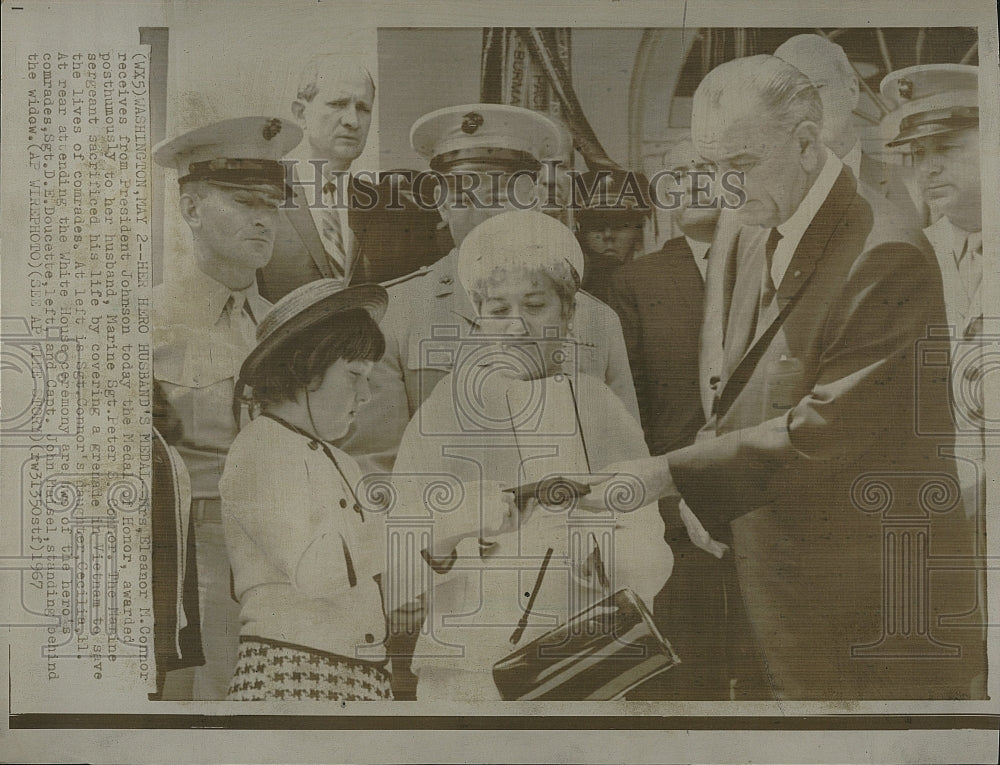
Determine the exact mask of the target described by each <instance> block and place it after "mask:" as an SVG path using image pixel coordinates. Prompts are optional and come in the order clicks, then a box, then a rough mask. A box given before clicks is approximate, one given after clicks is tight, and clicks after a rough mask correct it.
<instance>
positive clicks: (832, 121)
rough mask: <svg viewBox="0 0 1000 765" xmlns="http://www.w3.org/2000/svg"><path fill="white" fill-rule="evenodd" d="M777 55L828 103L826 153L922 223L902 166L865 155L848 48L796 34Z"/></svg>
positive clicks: (858, 92)
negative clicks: (901, 171)
mask: <svg viewBox="0 0 1000 765" xmlns="http://www.w3.org/2000/svg"><path fill="white" fill-rule="evenodd" d="M774 55H775V56H777V57H778V58H780V59H781V60H782V61H786V62H788V63H789V64H791V65H792V66H794V67H795V68H796V69H798V70H799V71H800V72H802V73H803V74H804V75H805V76H806V77H808V78H809V79H810V80H811V81H812V83H813V85H814V86H815V87H816V89H817V90H818V91H819V97H820V100H821V101H822V102H823V133H822V135H821V139H822V141H823V143H824V144H826V146H827V148H828V149H830V151H832V152H833V153H834V154H836V155H837V158H838V159H840V161H841V162H843V163H844V164H845V165H846V166H847V167H848V168H849V169H850V171H851V172H852V173H854V177H855V178H856V179H857V180H858V181H860V182H861V183H863V184H865V185H867V186H868V187H869V188H870V189H872V190H874V191H875V192H877V193H878V194H879V195H880V196H882V197H884V198H885V199H887V200H888V201H890V202H891V203H892V204H893V205H895V206H896V207H897V208H899V211H900V213H901V214H904V215H906V216H908V217H909V222H916V223H921V224H923V215H922V213H920V212H919V210H918V206H917V204H918V203H917V202H915V201H914V200H915V198H914V196H913V195H911V194H910V192H909V191H908V190H907V188H906V184H905V183H904V182H903V179H902V177H901V176H900V170H901V167H900V166H898V165H892V164H888V163H884V162H882V161H881V160H880V159H878V158H876V157H872V156H871V155H869V154H866V153H865V152H864V151H862V148H861V136H860V132H859V130H858V126H857V124H856V123H855V120H854V110H855V109H857V107H858V99H859V98H860V95H861V90H860V86H859V83H858V75H857V72H855V71H854V67H853V66H851V62H850V60H849V59H848V58H847V54H846V53H844V49H843V48H841V47H840V46H839V45H837V43H835V42H833V41H831V40H828V39H827V38H825V37H822V36H820V35H813V34H805V35H796V36H795V37H792V38H790V39H788V40H786V41H785V42H784V43H782V44H781V45H779V46H778V49H777V50H776V51H775V52H774Z"/></svg>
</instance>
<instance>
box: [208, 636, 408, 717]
mask: <svg viewBox="0 0 1000 765" xmlns="http://www.w3.org/2000/svg"><path fill="white" fill-rule="evenodd" d="M227 698H228V699H229V700H230V701H272V700H284V701H290V700H291V701H299V700H301V701H389V700H391V699H392V690H391V689H390V686H389V673H388V672H387V671H386V670H385V667H384V665H383V664H376V663H373V662H367V661H359V660H357V659H349V658H347V657H346V656H339V655H338V654H335V653H326V652H325V651H318V650H316V649H313V648H307V647H306V646H301V645H294V644H292V643H282V642H279V641H277V640H268V639H267V638H259V637H254V636H248V635H242V636H240V652H239V659H238V660H237V662H236V671H235V672H234V673H233V680H232V682H231V683H230V684H229V696H228V697H227Z"/></svg>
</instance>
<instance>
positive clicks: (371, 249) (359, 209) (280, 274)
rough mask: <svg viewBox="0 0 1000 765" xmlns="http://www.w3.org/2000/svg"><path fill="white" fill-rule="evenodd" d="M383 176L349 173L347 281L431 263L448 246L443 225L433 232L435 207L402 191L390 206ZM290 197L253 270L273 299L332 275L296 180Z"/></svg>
mask: <svg viewBox="0 0 1000 765" xmlns="http://www.w3.org/2000/svg"><path fill="white" fill-rule="evenodd" d="M385 178H386V181H385V182H384V183H382V182H380V183H379V184H378V185H373V184H371V183H370V182H368V181H366V180H361V179H359V178H357V177H353V176H352V178H351V191H350V194H349V195H348V203H349V205H350V207H349V208H348V211H347V220H348V225H349V226H350V228H351V231H352V232H353V233H354V239H355V250H354V255H353V258H352V260H351V266H350V273H349V274H348V275H347V277H348V283H349V284H362V283H365V282H383V281H388V280H389V279H395V278H397V277H399V276H403V275H405V274H408V273H411V272H413V271H415V270H416V269H418V268H420V267H421V266H425V265H430V264H431V263H434V262H435V261H437V260H438V259H440V258H441V257H443V256H444V255H447V254H448V251H449V250H450V249H451V247H452V244H451V238H450V236H447V231H446V230H445V232H444V234H445V235H444V236H441V235H440V234H439V232H438V226H437V224H438V223H439V222H440V220H441V217H440V215H438V213H437V211H436V210H433V209H430V210H428V209H424V208H422V207H419V206H418V205H416V204H415V203H414V202H413V201H412V200H411V199H410V198H409V197H407V196H406V195H405V194H401V195H397V198H398V201H399V206H400V207H401V208H402V209H389V208H390V205H392V204H393V198H392V197H390V195H389V194H388V178H389V176H385ZM292 201H293V203H294V206H289V207H287V208H286V209H284V210H282V211H281V215H280V220H279V223H278V230H277V232H276V235H275V239H274V250H273V252H272V254H271V260H270V262H269V263H268V264H267V265H266V266H265V267H264V268H262V269H260V270H259V271H258V272H257V286H258V290H259V291H260V294H261V295H262V296H263V297H264V298H266V299H267V300H270V301H271V302H272V303H274V302H277V301H278V300H279V299H280V298H282V297H284V296H285V295H287V294H288V293H289V292H291V291H292V290H294V289H295V288H296V287H301V286H302V285H303V284H306V283H308V282H311V281H315V280H316V279H323V278H332V277H333V276H334V273H333V268H332V266H331V264H330V257H329V256H328V255H327V254H326V250H324V249H323V241H322V240H321V239H320V236H319V232H318V231H317V230H316V224H315V223H314V221H313V217H312V214H311V213H310V212H309V209H308V207H307V197H306V194H305V192H304V191H303V189H302V187H301V186H296V187H295V190H294V196H293V200H292ZM425 207H426V205H425Z"/></svg>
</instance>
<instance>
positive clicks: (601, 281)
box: [574, 170, 650, 302]
mask: <svg viewBox="0 0 1000 765" xmlns="http://www.w3.org/2000/svg"><path fill="white" fill-rule="evenodd" d="M574 187H575V189H576V191H577V193H576V194H574V196H575V197H576V200H575V201H576V202H577V203H578V204H581V205H582V207H581V209H579V210H577V211H576V222H577V239H579V241H580V247H582V248H583V257H584V260H585V262H586V268H585V269H584V279H583V289H585V290H587V292H589V293H590V294H591V295H593V296H594V297H596V298H598V299H600V300H603V301H604V302H608V297H609V295H610V294H611V280H612V278H613V277H614V275H615V274H616V273H618V271H619V269H620V268H621V267H622V266H623V265H624V264H626V263H629V262H630V261H631V260H632V259H633V258H634V257H636V255H641V254H642V244H643V226H644V225H645V223H646V221H647V220H648V219H649V214H650V206H649V201H648V188H649V181H648V179H647V178H646V177H645V176H644V175H643V174H642V173H630V172H626V171H623V170H599V171H590V172H586V173H583V174H581V175H580V176H578V178H577V179H575V180H574Z"/></svg>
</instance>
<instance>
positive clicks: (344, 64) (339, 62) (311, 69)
mask: <svg viewBox="0 0 1000 765" xmlns="http://www.w3.org/2000/svg"><path fill="white" fill-rule="evenodd" d="M337 69H341V70H344V71H347V70H350V69H354V70H356V71H358V72H362V73H363V74H364V76H365V77H367V78H368V84H369V85H371V86H372V96H374V95H375V80H374V79H372V74H371V72H369V71H368V69H367V68H365V67H363V66H362V65H361V64H359V63H357V62H356V61H351V60H350V59H347V58H345V57H344V56H339V55H337V54H335V53H322V54H320V55H318V56H313V57H312V58H311V59H309V61H308V62H307V63H306V65H305V66H304V67H303V68H302V74H300V75H299V88H298V90H297V91H296V93H295V98H296V99H297V100H299V101H305V102H306V103H309V102H311V101H312V100H313V99H314V98H316V94H317V93H319V78H320V76H321V75H322V74H323V73H325V72H331V71H335V70H337Z"/></svg>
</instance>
